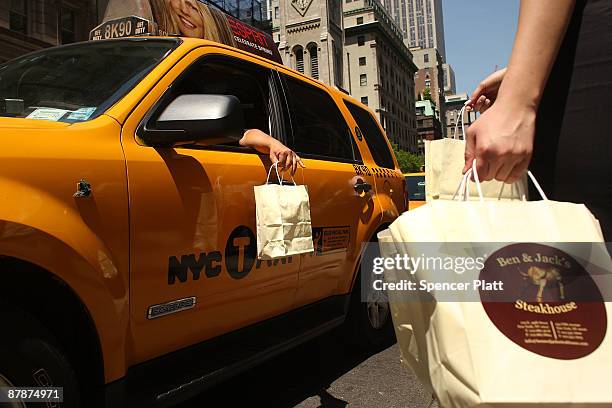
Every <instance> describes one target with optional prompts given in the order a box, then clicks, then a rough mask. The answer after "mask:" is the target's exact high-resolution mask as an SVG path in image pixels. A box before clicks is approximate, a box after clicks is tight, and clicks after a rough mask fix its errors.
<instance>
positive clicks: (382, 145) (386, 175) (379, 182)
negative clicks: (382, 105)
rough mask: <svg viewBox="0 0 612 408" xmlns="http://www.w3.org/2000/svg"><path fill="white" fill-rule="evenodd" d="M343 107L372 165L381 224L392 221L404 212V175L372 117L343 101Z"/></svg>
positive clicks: (368, 113)
mask: <svg viewBox="0 0 612 408" xmlns="http://www.w3.org/2000/svg"><path fill="white" fill-rule="evenodd" d="M344 105H345V106H346V107H347V108H348V110H349V112H350V113H351V115H352V116H353V118H354V119H355V122H356V123H357V126H358V127H359V129H360V131H361V133H362V135H363V139H364V140H365V142H366V144H367V146H368V150H369V151H370V154H371V155H372V160H373V161H374V163H373V164H374V166H373V167H372V168H371V170H372V173H373V174H374V179H375V181H376V195H377V198H378V201H379V203H380V205H381V210H382V214H383V221H384V222H390V221H393V220H394V219H395V218H397V217H398V216H399V215H400V214H401V213H403V212H404V211H406V193H405V192H406V185H405V181H404V175H403V174H402V172H401V171H400V170H399V169H396V164H395V160H394V159H393V153H392V152H391V146H389V143H388V142H387V139H386V138H385V135H384V133H383V132H382V130H381V127H380V126H379V124H378V122H377V121H376V119H374V116H373V115H372V114H371V113H370V112H368V110H367V109H364V108H363V107H361V106H359V105H357V104H355V103H352V102H350V101H348V100H344Z"/></svg>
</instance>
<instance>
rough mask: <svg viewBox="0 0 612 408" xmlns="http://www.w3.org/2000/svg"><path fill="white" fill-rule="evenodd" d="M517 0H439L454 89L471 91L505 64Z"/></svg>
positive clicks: (513, 32)
mask: <svg viewBox="0 0 612 408" xmlns="http://www.w3.org/2000/svg"><path fill="white" fill-rule="evenodd" d="M518 10H519V0H442V13H443V15H444V39H445V42H446V62H448V63H449V64H450V65H451V66H452V67H453V70H454V71H455V79H456V83H457V92H458V93H462V92H467V93H468V94H470V95H471V94H472V92H473V91H474V89H475V88H476V86H477V85H478V83H479V82H480V81H481V80H482V79H483V78H485V77H486V76H488V75H489V74H491V73H492V72H493V71H494V70H495V65H498V66H499V68H502V67H505V66H506V65H507V64H508V59H509V57H510V52H511V51H512V43H513V41H514V34H515V32H516V24H517V21H518Z"/></svg>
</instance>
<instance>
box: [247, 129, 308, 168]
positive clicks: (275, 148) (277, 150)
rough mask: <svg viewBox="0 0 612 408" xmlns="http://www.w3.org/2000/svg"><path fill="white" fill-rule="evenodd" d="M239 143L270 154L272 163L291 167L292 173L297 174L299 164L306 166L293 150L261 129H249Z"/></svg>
mask: <svg viewBox="0 0 612 408" xmlns="http://www.w3.org/2000/svg"><path fill="white" fill-rule="evenodd" d="M239 143H240V146H246V147H252V148H253V149H255V150H257V151H258V152H260V153H264V154H269V155H270V160H271V161H272V163H276V162H279V165H280V166H281V167H282V168H285V169H290V170H291V174H295V172H296V170H297V167H298V165H299V166H301V167H302V168H304V167H306V166H304V163H303V162H302V159H300V158H299V157H298V155H297V154H295V152H294V151H293V150H291V149H289V148H288V147H287V146H285V145H284V144H282V143H281V142H279V141H278V140H276V139H274V138H273V137H272V136H270V135H268V134H266V133H264V132H262V131H261V130H258V129H249V130H247V131H246V132H244V135H243V136H242V139H240V142H239Z"/></svg>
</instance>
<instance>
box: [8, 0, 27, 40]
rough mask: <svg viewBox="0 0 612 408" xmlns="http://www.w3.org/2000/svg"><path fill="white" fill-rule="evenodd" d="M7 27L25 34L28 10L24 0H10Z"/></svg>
mask: <svg viewBox="0 0 612 408" xmlns="http://www.w3.org/2000/svg"><path fill="white" fill-rule="evenodd" d="M9 28H10V29H11V30H13V31H17V32H20V33H22V34H26V33H27V30H28V12H27V6H26V0H11V10H10V15H9Z"/></svg>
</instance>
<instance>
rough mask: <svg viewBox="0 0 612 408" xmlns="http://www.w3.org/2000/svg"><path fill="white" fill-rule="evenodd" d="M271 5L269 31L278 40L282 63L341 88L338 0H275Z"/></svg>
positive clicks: (341, 43)
mask: <svg viewBox="0 0 612 408" xmlns="http://www.w3.org/2000/svg"><path fill="white" fill-rule="evenodd" d="M272 7H273V8H274V10H275V11H274V16H273V19H272V26H273V31H272V35H273V39H274V41H275V42H277V43H278V49H279V51H280V54H281V57H282V58H283V63H284V64H285V65H287V66H289V67H291V68H293V69H295V70H297V71H300V72H302V73H304V74H306V75H309V76H311V77H313V78H315V79H320V80H321V81H323V82H325V83H328V84H331V85H333V86H337V87H339V88H342V87H343V85H344V78H343V71H344V68H343V58H342V56H343V54H344V52H343V50H344V32H343V29H342V4H341V1H340V0H275V1H273V2H272ZM277 7H278V8H277ZM277 10H278V11H277Z"/></svg>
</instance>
